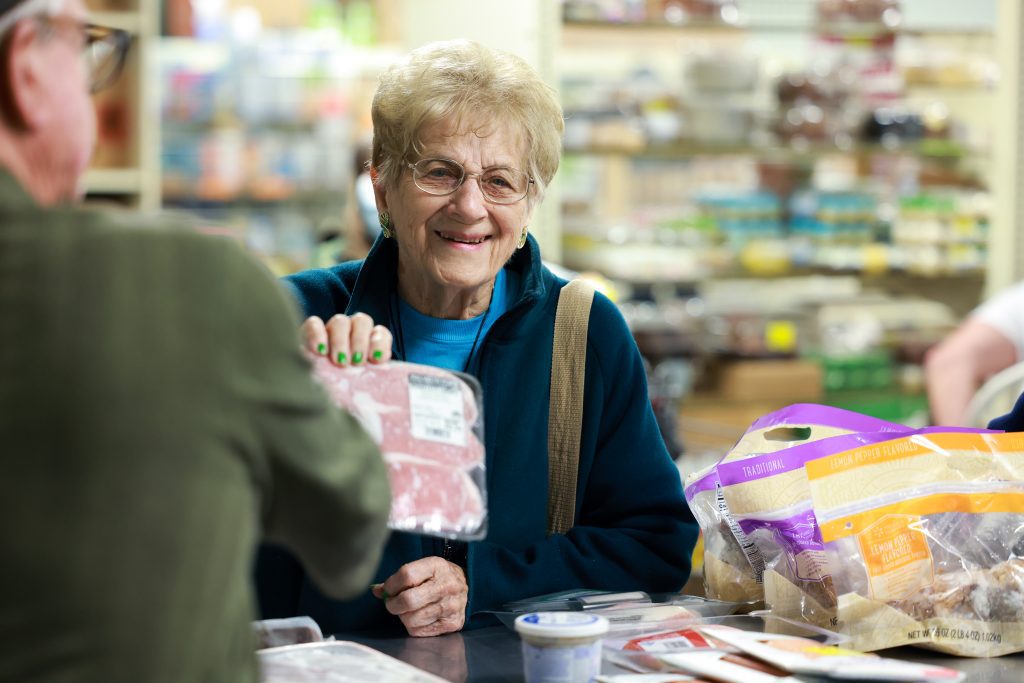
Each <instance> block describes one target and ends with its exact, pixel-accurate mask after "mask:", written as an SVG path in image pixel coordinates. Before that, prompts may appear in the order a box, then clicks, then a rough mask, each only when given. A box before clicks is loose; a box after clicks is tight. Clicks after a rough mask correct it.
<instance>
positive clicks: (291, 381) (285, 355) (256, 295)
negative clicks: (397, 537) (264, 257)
mask: <svg viewBox="0 0 1024 683" xmlns="http://www.w3.org/2000/svg"><path fill="white" fill-rule="evenodd" d="M232 251H233V250H232ZM236 253H237V252H236ZM248 261H249V260H248V259H247V258H245V257H244V256H243V255H241V254H237V255H236V256H235V257H234V260H232V259H230V258H229V259H226V262H227V264H226V265H229V266H230V267H225V268H224V273H223V276H224V282H225V283H226V284H225V288H226V289H228V290H229V292H230V293H229V295H228V301H229V302H231V303H230V304H229V305H231V306H233V307H234V308H235V310H236V311H244V312H243V313H241V314H239V315H237V316H225V318H226V319H227V320H230V321H231V322H232V323H233V329H231V330H230V334H226V336H225V339H234V340H238V342H239V343H237V344H233V345H232V346H231V349H230V352H228V353H226V354H225V362H226V363H230V364H231V365H232V366H233V367H232V370H233V372H231V373H230V376H231V378H232V380H233V382H234V384H233V386H232V388H231V393H230V396H231V397H233V398H235V399H236V400H240V401H241V402H242V405H243V406H244V409H245V410H246V412H247V413H248V415H249V418H250V419H251V421H252V424H253V425H254V429H255V432H256V434H257V435H258V439H259V443H256V444H251V445H250V444H243V445H242V447H243V450H245V451H250V450H251V451H252V452H254V453H257V454H263V455H264V456H265V457H264V458H259V459H258V460H257V462H256V463H254V469H255V470H256V479H257V482H258V483H259V484H260V485H261V488H262V493H263V496H262V501H263V505H262V510H261V517H262V520H263V531H264V537H265V538H266V540H269V541H274V542H277V543H280V544H282V545H285V546H287V547H288V548H289V549H291V550H292V551H293V552H294V553H295V555H296V556H297V557H298V558H299V559H300V560H301V561H302V563H303V565H304V566H305V568H306V570H307V572H308V573H309V575H310V576H311V577H312V578H313V580H314V581H316V583H317V585H318V586H319V587H320V588H321V589H322V590H323V591H324V592H325V593H327V594H329V595H331V596H332V597H337V598H343V597H350V596H352V595H355V594H357V593H359V592H361V591H364V590H366V587H367V585H368V584H369V582H370V580H371V579H372V577H373V573H374V571H375V570H376V568H377V564H378V561H379V559H380V553H381V549H382V548H383V544H384V541H385V539H386V538H387V533H388V532H387V527H386V523H387V517H388V510H389V506H390V502H391V496H390V490H389V488H388V481H387V472H386V468H385V466H384V461H383V459H382V458H381V456H380V452H379V451H378V449H377V447H376V446H375V445H374V444H373V442H372V441H371V440H370V438H369V437H368V436H367V435H366V433H365V432H364V431H363V430H362V428H361V427H360V426H359V424H358V423H357V422H356V420H355V419H354V418H353V417H352V416H351V415H349V414H347V413H344V412H342V411H339V410H338V409H336V408H335V407H334V406H332V405H330V404H329V403H328V400H327V397H326V394H325V393H324V391H323V390H322V389H321V388H320V387H319V386H317V385H316V383H315V382H314V380H313V379H312V377H311V375H310V365H309V362H308V361H307V360H306V358H305V357H304V355H303V353H302V351H301V350H300V338H299V335H298V332H297V331H298V326H299V321H298V315H297V312H296V311H295V306H294V302H293V301H291V300H290V299H289V297H288V293H287V292H286V291H284V290H283V288H282V287H281V286H280V284H279V283H277V282H275V281H274V280H273V279H272V278H271V277H270V275H269V273H266V272H259V270H260V269H258V268H256V267H254V266H253V265H252V264H251V263H249V262H248ZM226 343H227V342H226ZM249 446H251V447H252V448H251V449H250V448H249Z"/></svg>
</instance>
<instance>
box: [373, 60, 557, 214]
mask: <svg viewBox="0 0 1024 683" xmlns="http://www.w3.org/2000/svg"><path fill="white" fill-rule="evenodd" d="M371 113H372V116H373V154H372V157H371V163H372V164H373V167H374V169H375V170H376V172H377V179H376V182H377V183H378V184H380V185H383V186H385V187H393V186H394V185H395V184H396V183H397V182H398V178H399V176H400V174H401V173H402V172H403V171H404V170H405V162H406V161H414V160H415V158H416V157H418V156H419V155H420V153H421V149H422V142H421V140H420V135H421V134H422V132H423V130H424V128H426V127H428V126H430V125H432V124H435V123H437V122H439V121H442V120H444V119H452V120H454V121H455V122H456V123H457V124H458V123H462V122H467V121H468V122H471V123H474V124H478V125H480V129H478V131H477V132H478V133H480V134H486V133H485V132H484V131H486V130H487V126H488V125H494V124H496V125H502V124H504V125H508V126H510V129H511V132H512V133H513V134H518V135H519V136H520V137H521V139H522V140H523V141H524V142H525V144H526V150H527V158H526V159H525V160H524V161H525V163H526V168H525V169H523V170H525V171H526V172H527V173H529V174H530V176H531V177H532V178H533V179H534V181H535V183H536V187H537V190H538V193H537V196H536V197H535V198H539V197H540V196H543V192H544V189H545V187H547V184H548V183H549V182H550V181H551V178H553V177H554V175H555V171H557V170H558V162H559V158H560V156H561V148H562V130H563V129H564V123H563V120H562V108H561V106H560V105H559V104H558V100H557V98H556V97H555V92H554V90H553V89H552V88H551V87H550V86H548V85H547V84H546V83H545V82H544V81H543V80H541V78H540V75H539V74H538V73H537V72H536V71H535V70H534V69H533V68H532V67H531V66H530V65H529V64H527V63H526V61H525V60H523V59H522V58H520V57H517V56H515V55H513V54H510V53H508V52H502V51H500V50H492V49H490V48H487V47H484V46H483V45H480V44H479V43H476V42H473V41H469V40H453V41H448V42H437V43H430V44H428V45H425V46H423V47H421V48H419V49H416V50H414V51H413V52H411V53H410V54H409V55H408V57H406V58H405V59H404V60H403V61H402V62H400V63H398V64H395V65H394V66H392V67H391V68H389V69H388V70H387V71H386V72H384V74H383V75H382V76H381V79H380V85H379V87H378V88H377V93H376V94H375V95H374V97H373V106H372V109H371ZM482 122H488V123H487V124H483V123H482Z"/></svg>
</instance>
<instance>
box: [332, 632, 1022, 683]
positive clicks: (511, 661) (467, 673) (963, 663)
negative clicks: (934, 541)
mask: <svg viewBox="0 0 1024 683" xmlns="http://www.w3.org/2000/svg"><path fill="white" fill-rule="evenodd" d="M339 638H341V636H339ZM343 638H344V639H345V640H354V641H356V642H360V643H363V644H365V645H368V646H370V647H372V648H374V649H376V650H379V651H381V652H383V653H385V654H388V655H391V656H392V657H397V658H398V659H401V660H402V661H404V662H407V663H409V664H412V665H413V666H416V667H418V668H420V669H423V670H425V671H429V672H430V673H433V674H436V675H438V676H440V677H441V678H444V679H446V680H449V681H453V682H454V683H522V681H523V664H522V652H521V650H520V641H519V636H517V635H516V634H515V633H513V632H512V631H510V630H509V629H507V628H505V627H504V626H494V627H491V628H484V629H479V630H476V631H466V632H463V633H452V634H449V635H446V636H439V637H436V638H365V637H356V638H353V637H351V636H344V637H343ZM879 654H881V655H883V656H886V657H896V658H898V659H906V660H910V661H915V662H924V663H928V664H936V665H939V666H945V667H949V668H951V669H958V670H960V671H963V672H965V673H966V674H967V681H969V683H1022V682H1024V654H1017V655H1007V656H1004V657H997V658H993V659H965V658H961V657H951V656H948V655H942V654H937V653H933V652H928V651H927V650H921V649H917V648H910V647H901V648H895V649H892V650H884V651H882V652H880V653H879ZM603 671H604V673H615V672H616V671H617V669H616V668H615V667H614V665H611V664H608V663H607V662H606V663H605V664H604V669H603Z"/></svg>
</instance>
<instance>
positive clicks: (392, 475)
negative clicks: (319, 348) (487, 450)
mask: <svg viewBox="0 0 1024 683" xmlns="http://www.w3.org/2000/svg"><path fill="white" fill-rule="evenodd" d="M313 375H314V377H316V378H317V379H318V380H319V381H320V383H321V384H323V386H324V388H325V389H326V391H327V394H328V396H330V398H331V399H332V400H333V401H334V403H336V404H337V405H339V406H341V407H343V408H345V409H346V410H348V411H349V412H351V413H352V414H353V415H354V416H355V418H356V419H357V420H359V422H360V424H362V426H363V428H364V429H365V430H366V431H367V433H368V434H369V435H370V436H371V438H373V440H374V441H375V442H376V443H377V444H378V445H379V446H380V449H381V452H382V453H383V455H384V460H385V462H386V463H387V467H388V478H389V480H390V483H391V516H390V519H389V526H390V527H391V528H392V529H396V530H400V531H413V532H417V533H423V534H429V535H433V536H443V537H446V538H458V539H465V540H474V539H479V538H483V536H484V534H485V532H486V519H487V506H486V495H485V478H484V446H483V416H482V411H481V407H480V396H481V392H480V388H479V385H478V384H477V383H476V380H475V379H474V378H472V377H469V376H467V375H461V374H456V373H453V372H449V371H447V370H442V369H440V368H434V367H430V366H426V365H418V364H415V363H403V362H398V361H395V362H390V363H385V364H381V365H366V366H362V367H338V366H336V365H334V364H332V363H331V362H330V361H329V360H328V359H327V358H323V357H318V358H315V359H314V360H313Z"/></svg>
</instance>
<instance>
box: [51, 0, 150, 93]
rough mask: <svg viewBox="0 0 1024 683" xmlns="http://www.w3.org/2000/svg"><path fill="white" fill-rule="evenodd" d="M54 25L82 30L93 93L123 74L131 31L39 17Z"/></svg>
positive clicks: (71, 19)
mask: <svg viewBox="0 0 1024 683" xmlns="http://www.w3.org/2000/svg"><path fill="white" fill-rule="evenodd" d="M38 19H39V21H40V22H42V23H44V24H47V25H49V26H51V27H54V28H57V27H60V26H68V27H71V28H73V29H76V30H78V31H80V32H81V35H82V46H83V48H82V57H83V59H85V63H86V66H87V67H88V69H89V92H92V93H96V92H99V91H100V90H103V89H104V88H106V87H107V86H109V85H110V84H111V83H113V82H114V81H115V80H117V77H118V76H120V75H121V70H122V69H123V68H124V63H125V59H126V58H127V56H128V48H129V47H130V46H131V44H132V35H131V33H129V32H128V31H125V30H123V29H119V28H111V27H109V26H100V25H98V24H89V23H85V22H82V21H79V20H78V19H75V18H73V17H68V16H46V15H41V16H39V17H38Z"/></svg>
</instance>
